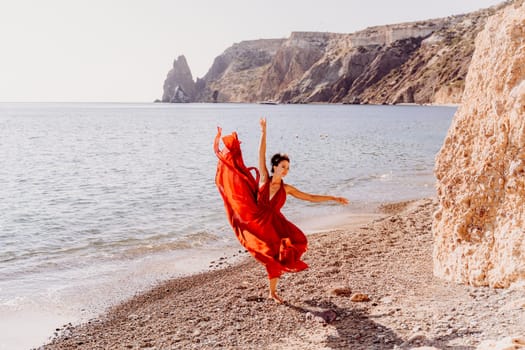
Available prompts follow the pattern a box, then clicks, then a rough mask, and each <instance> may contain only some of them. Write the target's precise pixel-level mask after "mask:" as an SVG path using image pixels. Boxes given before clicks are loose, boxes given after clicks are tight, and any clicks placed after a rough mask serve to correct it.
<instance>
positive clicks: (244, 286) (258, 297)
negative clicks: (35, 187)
mask: <svg viewBox="0 0 525 350" xmlns="http://www.w3.org/2000/svg"><path fill="white" fill-rule="evenodd" d="M435 206H436V203H435V200H433V199H421V200H416V201H408V202H401V203H392V204H387V205H385V206H383V208H382V209H383V214H382V215H380V216H378V217H362V218H360V219H356V220H353V221H352V220H350V222H349V223H347V224H346V225H344V226H343V227H342V228H341V229H337V230H331V231H326V232H320V233H315V234H310V235H309V236H308V238H309V242H310V243H309V251H308V252H307V253H306V255H305V261H306V262H307V263H308V264H309V265H310V268H309V269H308V270H306V271H305V272H302V273H298V274H286V275H284V276H283V278H282V279H281V282H280V284H279V291H280V294H281V296H282V297H283V298H284V299H285V300H286V301H287V303H286V304H284V305H278V304H276V303H275V302H273V301H271V300H268V299H267V298H266V295H267V280H266V274H265V271H264V268H262V266H260V265H259V264H258V263H257V262H255V261H254V259H252V258H251V257H248V256H246V257H245V258H243V259H241V260H240V261H237V262H233V261H232V262H223V263H222V264H217V265H218V266H219V267H220V268H219V269H211V270H210V271H207V272H204V273H198V274H195V275H192V276H188V277H181V278H176V279H172V280H169V281H166V282H162V283H160V284H159V285H158V286H157V287H155V288H153V289H151V290H149V291H146V292H144V293H140V294H137V295H136V296H135V297H133V298H131V299H129V300H128V301H125V302H123V303H121V304H119V305H116V306H114V307H112V308H110V309H109V310H108V311H107V312H106V313H104V314H103V315H101V316H100V317H98V318H96V319H93V320H91V321H88V322H86V323H84V324H81V325H77V326H72V325H66V326H64V327H63V328H62V329H60V331H59V332H57V334H58V335H57V336H56V337H55V338H54V339H52V340H51V341H50V343H48V344H46V345H44V346H42V347H40V348H41V349H93V348H130V349H140V348H150V349H152V348H156V349H165V348H184V349H212V348H217V347H223V348H227V349H234V348H244V349H263V348H264V349H346V348H352V349H371V348H373V349H392V348H393V347H394V346H403V347H407V346H422V345H425V346H434V347H437V348H442V349H474V348H475V347H476V346H477V345H478V344H479V343H480V342H481V341H484V340H487V339H501V338H503V337H506V336H523V335H525V289H523V288H513V289H509V290H495V289H489V288H474V287H469V286H463V285H456V284H452V283H449V282H446V281H443V280H438V279H437V278H435V277H434V276H433V274H432V234H431V223H432V214H433V212H434V210H435ZM356 294H357V295H359V294H363V295H366V296H367V298H368V299H369V300H368V301H363V302H357V301H352V300H355V297H356Z"/></svg>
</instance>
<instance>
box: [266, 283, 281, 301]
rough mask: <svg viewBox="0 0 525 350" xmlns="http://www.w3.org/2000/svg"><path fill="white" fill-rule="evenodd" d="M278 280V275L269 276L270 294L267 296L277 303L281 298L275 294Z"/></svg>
mask: <svg viewBox="0 0 525 350" xmlns="http://www.w3.org/2000/svg"><path fill="white" fill-rule="evenodd" d="M278 282H279V277H274V278H270V294H269V295H268V298H270V299H273V300H275V301H276V302H277V303H279V304H282V303H283V302H284V300H283V299H281V297H280V296H279V295H277V283H278Z"/></svg>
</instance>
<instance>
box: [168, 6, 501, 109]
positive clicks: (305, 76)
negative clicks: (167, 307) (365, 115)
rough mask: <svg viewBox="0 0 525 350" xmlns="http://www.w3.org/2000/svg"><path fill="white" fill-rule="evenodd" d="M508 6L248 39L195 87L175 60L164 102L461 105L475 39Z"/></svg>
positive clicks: (226, 53) (229, 51)
mask: <svg viewBox="0 0 525 350" xmlns="http://www.w3.org/2000/svg"><path fill="white" fill-rule="evenodd" d="M505 5H506V4H502V5H500V6H496V7H493V8H490V9H485V10H480V11H476V12H473V13H470V14H465V15H458V16H450V17H447V18H439V19H433V20H427V21H419V22H412V23H400V24H394V25H385V26H377V27H371V28H367V29H365V30H362V31H359V32H355V33H350V34H338V33H319V32H294V33H292V34H291V35H290V37H289V38H287V39H262V40H252V41H243V42H240V43H237V44H234V45H233V46H232V47H230V48H228V49H227V50H226V51H224V53H223V54H221V55H220V56H218V57H217V58H216V59H215V61H214V63H213V65H212V67H211V68H210V70H209V71H208V73H207V74H206V75H205V76H204V77H203V78H202V79H197V81H196V83H195V84H193V85H192V84H191V83H190V82H189V80H188V76H190V77H191V73H189V68H187V65H186V62H185V60H184V62H183V63H180V64H178V65H177V64H174V67H173V69H172V70H171V71H170V73H168V77H167V78H166V82H165V84H164V96H163V99H162V101H165V102H187V100H189V101H191V102H260V101H275V102H280V103H312V102H324V103H363V104H368V103H370V104H385V103H386V104H396V103H459V102H460V100H461V96H462V93H463V89H464V81H465V76H466V73H467V70H468V67H469V64H470V60H471V58H472V53H473V51H474V39H475V37H476V35H477V34H478V33H479V31H480V30H482V29H483V27H484V25H485V21H486V19H487V18H488V17H489V16H490V15H492V14H494V13H495V12H496V11H497V10H499V9H500V8H502V7H504V6H505ZM179 60H180V58H179ZM176 62H177V61H176ZM177 87H179V88H178V89H177ZM191 89H193V90H192V91H193V93H192V92H191V91H190V90H191ZM181 90H182V92H181ZM179 96H180V97H183V98H182V100H184V101H181V98H179Z"/></svg>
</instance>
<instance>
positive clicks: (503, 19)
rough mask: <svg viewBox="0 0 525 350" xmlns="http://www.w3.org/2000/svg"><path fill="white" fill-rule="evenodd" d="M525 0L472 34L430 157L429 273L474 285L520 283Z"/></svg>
mask: <svg viewBox="0 0 525 350" xmlns="http://www.w3.org/2000/svg"><path fill="white" fill-rule="evenodd" d="M524 38H525V3H524V2H523V0H522V1H519V2H516V3H515V4H514V5H511V6H509V7H507V8H506V9H505V10H504V11H502V12H499V13H498V14H497V15H495V16H494V17H491V18H490V19H489V20H488V22H487V25H486V27H485V29H484V30H483V32H482V33H481V34H480V35H479V36H478V38H477V39H476V49H475V53H474V56H473V59H472V63H471V64H470V67H469V71H468V75H467V80H466V87H465V92H464V95H463V100H462V104H461V107H460V108H459V109H458V111H457V113H456V115H455V117H454V121H453V124H452V126H451V128H450V130H449V132H448V135H447V137H446V139H445V143H444V145H443V148H442V149H441V151H440V152H439V154H438V156H437V158H436V168H435V173H436V177H437V179H438V184H437V193H438V199H439V209H438V211H437V212H436V214H435V218H434V223H433V232H434V238H435V243H434V272H435V274H436V275H437V276H439V277H442V278H446V279H449V280H452V281H456V282H461V283H468V284H472V285H475V286H481V285H483V286H484V285H489V286H492V287H508V286H509V285H511V284H512V283H515V282H525V44H524Z"/></svg>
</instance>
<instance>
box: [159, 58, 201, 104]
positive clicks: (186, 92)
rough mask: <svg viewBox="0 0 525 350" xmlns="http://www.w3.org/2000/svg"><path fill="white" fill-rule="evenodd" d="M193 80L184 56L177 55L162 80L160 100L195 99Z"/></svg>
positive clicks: (181, 100)
mask: <svg viewBox="0 0 525 350" xmlns="http://www.w3.org/2000/svg"><path fill="white" fill-rule="evenodd" d="M195 97H196V96H195V82H194V81H193V77H192V75H191V71H190V67H189V66H188V62H187V61H186V57H184V56H179V57H178V58H177V59H176V60H175V61H173V68H172V69H171V70H170V71H169V72H168V76H167V77H166V80H165V81H164V94H163V95H162V102H173V103H183V102H193V101H195Z"/></svg>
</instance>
